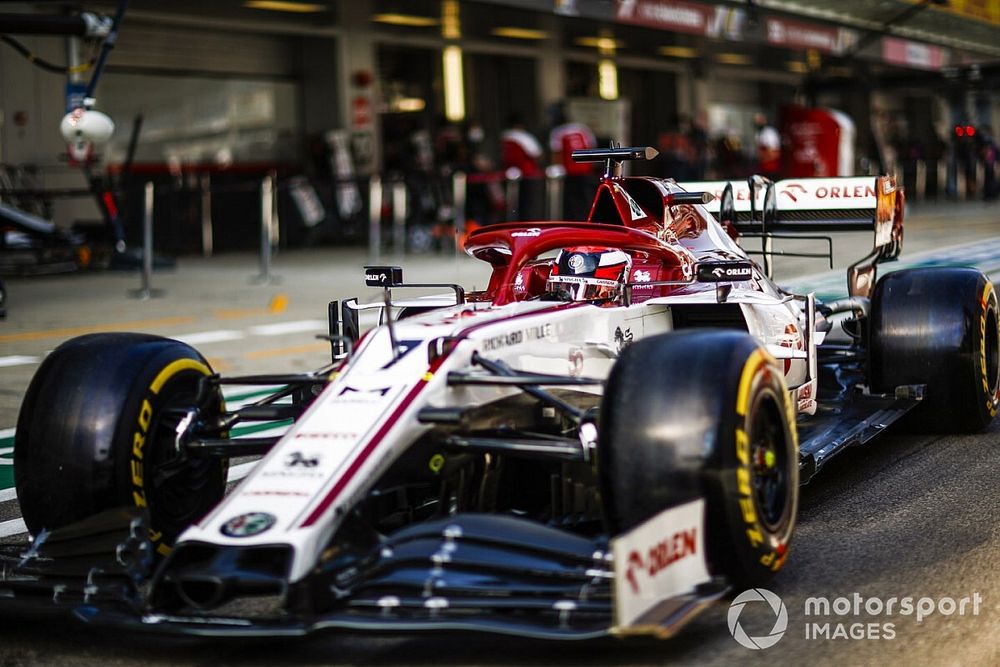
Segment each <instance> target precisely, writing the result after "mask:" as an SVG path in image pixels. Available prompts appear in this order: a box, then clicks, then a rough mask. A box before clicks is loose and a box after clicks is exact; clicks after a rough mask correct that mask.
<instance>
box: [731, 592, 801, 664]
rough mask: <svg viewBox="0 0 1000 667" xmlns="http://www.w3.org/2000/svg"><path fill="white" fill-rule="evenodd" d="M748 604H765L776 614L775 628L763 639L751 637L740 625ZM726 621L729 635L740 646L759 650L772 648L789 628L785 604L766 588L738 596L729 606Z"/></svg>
mask: <svg viewBox="0 0 1000 667" xmlns="http://www.w3.org/2000/svg"><path fill="white" fill-rule="evenodd" d="M748 602H765V603H767V605H768V606H769V607H770V608H771V611H773V612H774V626H773V627H772V628H771V632H769V633H768V634H766V635H764V636H761V637H751V636H749V635H748V634H747V633H746V630H744V629H743V626H742V625H740V614H741V613H742V612H743V607H745V606H746V605H747V603H748ZM726 620H727V621H728V623H729V634H731V635H732V636H733V639H735V640H736V641H737V642H738V643H739V644H740V646H745V647H747V648H749V649H753V650H759V649H765V648H771V647H772V646H774V645H775V644H777V643H778V641H780V640H781V638H782V637H784V636H785V630H786V629H787V628H788V610H787V609H785V603H784V602H782V601H781V598H779V597H778V596H777V595H775V594H774V593H772V592H771V591H769V590H767V589H766V588H750V589H748V590H745V591H743V592H742V593H740V594H739V595H737V596H736V599H735V600H733V603H732V604H731V605H729V614H728V615H727V617H726Z"/></svg>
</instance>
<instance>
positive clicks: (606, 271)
mask: <svg viewBox="0 0 1000 667" xmlns="http://www.w3.org/2000/svg"><path fill="white" fill-rule="evenodd" d="M631 268H632V258H631V257H630V256H629V255H628V253H626V252H624V251H622V250H618V249H617V248H600V247H595V246H579V247H575V248H564V249H563V250H561V251H560V252H559V256H558V257H556V261H555V263H554V264H553V265H552V271H551V273H549V280H548V282H547V283H546V284H545V289H546V290H547V291H549V292H554V291H558V290H563V291H566V292H568V293H569V295H570V296H571V297H572V299H573V301H607V300H612V299H618V298H620V297H621V295H622V285H624V283H625V280H626V278H627V277H628V275H629V273H630V271H631Z"/></svg>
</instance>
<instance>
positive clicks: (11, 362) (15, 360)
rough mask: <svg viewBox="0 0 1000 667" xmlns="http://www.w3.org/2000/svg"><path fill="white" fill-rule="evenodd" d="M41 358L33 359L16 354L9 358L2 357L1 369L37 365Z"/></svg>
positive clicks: (0, 361) (0, 360) (0, 359)
mask: <svg viewBox="0 0 1000 667" xmlns="http://www.w3.org/2000/svg"><path fill="white" fill-rule="evenodd" d="M41 360H42V359H41V357H33V356H28V355H24V354H14V355H11V356H9V357H0V368H8V367H10V366H25V365H27V364H37V363H38V362H39V361H41Z"/></svg>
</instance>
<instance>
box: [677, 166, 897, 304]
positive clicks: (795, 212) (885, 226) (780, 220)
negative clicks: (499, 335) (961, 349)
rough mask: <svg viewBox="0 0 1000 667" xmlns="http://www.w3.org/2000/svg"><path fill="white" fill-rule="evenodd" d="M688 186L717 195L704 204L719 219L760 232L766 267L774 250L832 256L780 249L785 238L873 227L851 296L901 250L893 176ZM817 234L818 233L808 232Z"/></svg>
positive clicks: (861, 292) (852, 275) (851, 281)
mask: <svg viewBox="0 0 1000 667" xmlns="http://www.w3.org/2000/svg"><path fill="white" fill-rule="evenodd" d="M680 186H681V187H683V188H684V189H685V190H688V191H707V192H710V193H712V194H713V195H715V199H714V200H713V201H711V202H709V203H708V204H706V205H705V208H706V209H707V210H708V211H709V212H710V213H712V214H714V215H715V216H716V218H717V219H718V220H719V222H720V223H721V224H722V225H723V226H725V227H727V228H730V229H733V230H735V231H737V232H739V233H740V234H741V235H743V236H751V237H761V238H762V244H763V245H762V250H761V251H760V252H759V253H752V254H761V255H763V256H764V268H765V271H766V272H767V273H768V274H770V273H771V266H770V264H771V257H772V255H779V254H785V255H799V256H806V257H829V260H830V262H831V264H832V250H831V251H830V252H829V253H828V254H822V255H817V254H810V253H781V252H776V251H774V250H773V248H772V243H771V242H772V240H773V239H780V238H796V239H803V238H813V239H817V240H820V239H822V240H825V241H826V242H827V244H828V247H832V242H831V241H830V239H829V237H827V236H822V234H828V233H834V232H865V231H868V232H873V233H874V238H873V244H872V246H873V249H872V252H871V253H870V254H869V255H868V256H866V257H865V258H863V259H862V260H860V261H859V262H857V263H855V264H853V265H852V266H851V267H850V269H849V271H848V290H849V292H850V293H851V295H852V296H867V295H868V294H869V293H870V291H871V288H872V287H873V286H874V278H875V268H874V265H875V264H878V263H880V262H883V261H887V260H892V259H895V258H896V257H898V256H899V252H900V250H901V249H902V243H903V206H902V204H903V193H902V191H901V190H898V189H897V187H896V179H895V178H893V177H892V176H859V177H846V178H790V179H786V180H782V181H777V182H772V181H769V180H768V179H766V178H763V177H761V176H752V177H750V178H749V179H747V180H746V181H704V182H692V183H681V184H680ZM809 234H812V235H813V236H807V235H809Z"/></svg>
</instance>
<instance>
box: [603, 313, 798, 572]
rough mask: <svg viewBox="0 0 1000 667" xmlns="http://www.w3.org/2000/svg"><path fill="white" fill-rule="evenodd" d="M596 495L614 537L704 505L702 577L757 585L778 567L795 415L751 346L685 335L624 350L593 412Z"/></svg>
mask: <svg viewBox="0 0 1000 667" xmlns="http://www.w3.org/2000/svg"><path fill="white" fill-rule="evenodd" d="M598 456H599V459H598V462H599V468H600V478H601V488H602V495H603V498H604V503H605V507H606V516H607V520H608V523H609V528H610V530H611V534H612V535H616V534H619V533H623V532H625V531H628V530H630V529H632V528H634V527H635V526H637V525H639V524H641V523H642V522H644V521H646V520H647V519H649V518H651V517H653V516H655V515H656V514H658V513H659V512H661V511H663V510H665V509H668V508H670V507H674V506H676V505H679V504H682V503H685V502H689V501H692V500H695V499H697V498H705V499H706V516H705V531H706V538H707V540H706V543H707V549H708V560H709V571H710V572H712V573H713V574H716V575H724V576H726V577H727V578H728V579H729V580H730V581H731V582H733V583H734V584H736V585H739V586H758V585H761V584H763V583H765V582H767V581H768V580H770V579H771V578H772V577H773V576H774V574H775V573H776V572H777V571H778V569H780V568H781V566H782V565H783V564H784V562H785V559H786V558H787V555H788V546H789V542H790V539H791V536H792V532H793V531H794V527H795V517H796V513H797V509H798V490H799V468H798V443H797V439H796V432H795V423H794V412H793V409H792V406H791V404H790V402H789V398H788V391H787V389H786V388H785V384H784V379H783V376H782V374H781V372H780V371H779V370H778V369H777V368H776V367H775V366H774V363H773V360H771V359H770V358H769V357H768V355H767V354H766V353H765V352H764V351H763V350H762V349H761V348H760V347H759V346H758V345H757V343H756V342H755V341H754V339H752V338H751V337H749V336H747V335H746V334H743V333H740V332H736V331H718V330H690V331H683V332H677V333H669V334H665V335H662V336H654V337H651V338H648V339H644V340H642V341H639V342H638V343H636V344H634V345H631V346H629V347H628V348H626V349H625V350H624V351H623V352H622V355H621V357H620V358H619V359H618V362H617V363H616V364H615V367H614V369H613V370H612V373H611V377H610V378H609V380H608V386H607V390H606V392H605V395H604V399H603V403H602V405H601V424H600V439H599V450H598Z"/></svg>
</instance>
